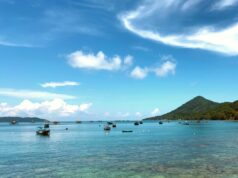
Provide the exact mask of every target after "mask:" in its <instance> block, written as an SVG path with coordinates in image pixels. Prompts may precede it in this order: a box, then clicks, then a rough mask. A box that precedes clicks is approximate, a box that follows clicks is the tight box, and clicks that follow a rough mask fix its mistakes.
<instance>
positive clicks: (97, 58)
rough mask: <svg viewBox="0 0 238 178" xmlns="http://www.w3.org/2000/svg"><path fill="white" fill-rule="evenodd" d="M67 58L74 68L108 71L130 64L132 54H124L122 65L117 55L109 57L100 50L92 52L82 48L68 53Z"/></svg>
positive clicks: (121, 60)
mask: <svg viewBox="0 0 238 178" xmlns="http://www.w3.org/2000/svg"><path fill="white" fill-rule="evenodd" d="M67 59H68V62H69V64H70V65H71V66H72V67H74V68H82V69H83V68H84V69H92V70H108V71H113V70H119V69H121V68H122V67H124V66H129V65H131V64H132V62H133V60H132V59H133V58H132V56H126V57H125V59H124V66H123V64H122V62H123V59H122V58H121V57H120V56H118V55H115V56H113V57H111V58H109V57H107V56H106V55H105V54H104V53H103V52H102V51H99V52H98V53H97V54H94V53H86V52H84V51H82V50H79V51H75V52H73V53H71V54H69V55H68V56H67Z"/></svg>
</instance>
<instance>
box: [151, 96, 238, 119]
mask: <svg viewBox="0 0 238 178" xmlns="http://www.w3.org/2000/svg"><path fill="white" fill-rule="evenodd" d="M159 119H172V120H173V119H186V120H196V119H197V120H198V119H211V120H238V101H235V102H233V103H230V102H226V103H217V102H213V101H210V100H208V99H206V98H204V97H202V96H197V97H195V98H193V99H192V100H190V101H188V102H187V103H185V104H183V105H182V106H180V107H179V108H177V109H175V110H173V111H171V112H169V113H167V114H164V115H162V116H155V117H151V118H147V120H159Z"/></svg>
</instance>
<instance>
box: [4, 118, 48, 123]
mask: <svg viewBox="0 0 238 178" xmlns="http://www.w3.org/2000/svg"><path fill="white" fill-rule="evenodd" d="M11 121H16V122H45V121H46V120H45V119H40V118H37V117H0V122H11Z"/></svg>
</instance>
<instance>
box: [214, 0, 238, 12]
mask: <svg viewBox="0 0 238 178" xmlns="http://www.w3.org/2000/svg"><path fill="white" fill-rule="evenodd" d="M237 3H238V0H219V1H217V2H216V3H215V4H214V6H213V7H212V9H213V10H224V9H226V8H228V7H231V6H233V5H235V4H237Z"/></svg>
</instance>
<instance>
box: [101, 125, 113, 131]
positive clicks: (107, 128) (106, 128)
mask: <svg viewBox="0 0 238 178" xmlns="http://www.w3.org/2000/svg"><path fill="white" fill-rule="evenodd" d="M103 129H104V131H110V130H111V127H110V126H109V125H105V126H104V128H103Z"/></svg>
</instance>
